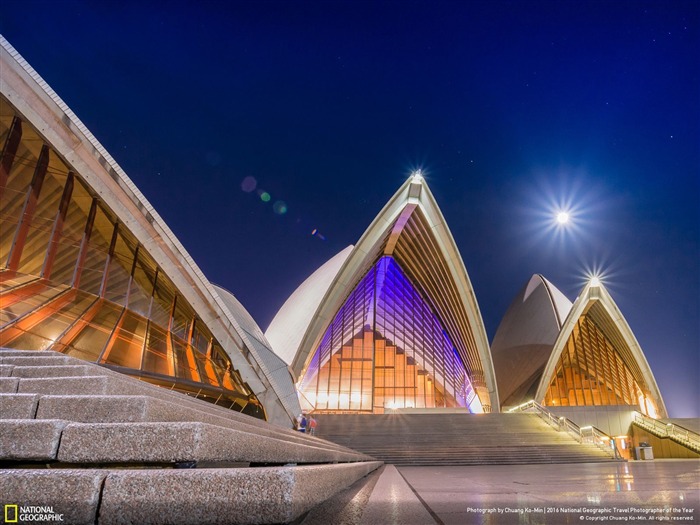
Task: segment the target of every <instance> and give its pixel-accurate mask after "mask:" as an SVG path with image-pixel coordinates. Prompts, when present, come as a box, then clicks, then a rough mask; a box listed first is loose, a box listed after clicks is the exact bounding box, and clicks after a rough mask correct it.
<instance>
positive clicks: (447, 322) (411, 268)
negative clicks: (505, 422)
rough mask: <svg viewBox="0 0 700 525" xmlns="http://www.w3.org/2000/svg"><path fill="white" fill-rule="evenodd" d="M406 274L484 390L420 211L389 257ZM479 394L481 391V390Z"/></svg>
mask: <svg viewBox="0 0 700 525" xmlns="http://www.w3.org/2000/svg"><path fill="white" fill-rule="evenodd" d="M392 255H393V256H394V257H395V258H396V260H397V262H398V263H399V264H400V265H401V267H402V268H403V269H404V271H406V273H407V274H408V275H409V276H410V277H411V278H412V279H413V281H414V282H415V283H416V284H417V285H418V286H419V287H420V288H422V290H423V295H424V297H426V298H427V300H428V301H429V302H430V303H431V304H432V305H433V307H434V308H435V310H436V311H437V313H438V314H439V316H440V318H441V319H442V322H443V324H444V327H445V330H446V331H447V333H448V334H449V336H450V338H451V339H452V341H453V342H454V344H455V346H456V347H457V350H458V352H459V354H460V355H461V356H462V360H463V362H464V364H465V366H466V367H467V371H468V373H469V376H470V378H471V380H472V384H473V385H474V387H475V388H477V387H480V388H482V389H484V388H485V387H486V383H485V381H484V369H483V365H482V363H481V358H480V357H479V352H478V349H477V348H476V343H475V341H474V334H473V333H472V328H471V326H470V324H469V320H468V318H467V312H466V309H465V305H464V303H463V302H462V301H461V300H460V296H459V292H458V291H457V287H456V284H455V282H454V279H453V278H452V276H451V273H450V270H449V268H448V264H449V263H448V262H447V261H446V260H445V257H444V256H443V254H441V253H440V248H439V246H438V245H437V241H436V239H435V234H434V233H433V231H432V230H431V229H430V227H429V225H428V224H427V221H426V219H425V216H424V215H423V212H422V211H421V208H420V207H418V208H416V209H415V210H414V211H413V213H412V214H411V216H410V218H409V219H408V221H407V222H406V225H405V226H404V228H403V230H402V232H401V235H400V237H399V238H398V241H397V242H396V247H395V248H394V252H393V254H392ZM482 393H483V390H482Z"/></svg>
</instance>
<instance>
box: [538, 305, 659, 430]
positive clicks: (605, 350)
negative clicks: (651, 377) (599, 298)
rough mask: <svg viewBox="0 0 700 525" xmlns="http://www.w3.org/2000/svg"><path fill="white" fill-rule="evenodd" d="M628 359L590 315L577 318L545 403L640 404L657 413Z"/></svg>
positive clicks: (572, 404) (564, 404) (643, 384)
mask: <svg viewBox="0 0 700 525" xmlns="http://www.w3.org/2000/svg"><path fill="white" fill-rule="evenodd" d="M634 369H638V367H637V366H635V365H634V364H631V363H628V362H627V361H626V360H625V359H624V358H623V356H622V353H621V352H618V350H617V349H616V348H615V346H614V345H613V343H612V342H611V341H610V339H609V338H608V337H606V335H605V333H604V332H603V330H601V328H600V327H599V326H598V325H597V324H596V322H595V321H594V319H593V318H592V316H590V315H588V314H586V315H583V316H581V317H580V318H579V320H578V322H577V323H576V326H575V327H574V329H573V331H572V333H571V335H570V336H569V339H568V341H567V342H566V346H565V348H564V350H563V351H562V353H561V356H560V357H559V361H558V362H557V365H556V371H555V373H554V377H553V378H552V380H551V382H550V384H549V388H548V389H547V392H546V394H545V398H544V404H545V405H547V406H604V405H630V406H636V405H638V406H640V408H641V410H642V411H643V412H644V413H645V414H648V415H650V416H652V417H656V408H655V407H654V406H653V403H652V402H651V400H650V397H651V396H650V394H649V393H648V389H647V388H646V384H645V382H644V380H643V378H642V377H641V373H637V374H635V373H633V372H632V370H634Z"/></svg>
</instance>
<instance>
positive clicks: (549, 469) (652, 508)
mask: <svg viewBox="0 0 700 525" xmlns="http://www.w3.org/2000/svg"><path fill="white" fill-rule="evenodd" d="M399 471H400V472H401V474H402V475H403V477H404V478H405V479H406V481H407V482H408V483H409V484H410V485H411V487H412V488H413V490H414V491H415V492H416V493H417V494H418V495H419V496H420V498H421V499H422V500H423V502H424V504H425V505H426V506H427V507H428V508H429V510H430V511H431V513H432V514H433V515H434V516H436V517H437V519H436V520H435V521H436V522H437V523H440V522H442V523H444V524H450V525H451V524H470V523H475V524H488V525H490V524H499V525H500V524H568V523H698V521H699V520H700V512H699V509H700V460H654V461H631V462H628V463H583V464H565V465H499V466H483V467H482V466H473V467H400V468H399Z"/></svg>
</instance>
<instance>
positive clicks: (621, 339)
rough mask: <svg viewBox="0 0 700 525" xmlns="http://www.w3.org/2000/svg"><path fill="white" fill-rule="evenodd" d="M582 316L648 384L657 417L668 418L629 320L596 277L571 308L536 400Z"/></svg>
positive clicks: (540, 383) (548, 381)
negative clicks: (586, 318) (595, 327)
mask: <svg viewBox="0 0 700 525" xmlns="http://www.w3.org/2000/svg"><path fill="white" fill-rule="evenodd" d="M583 316H587V317H588V318H590V319H591V320H592V321H593V322H594V323H595V325H596V326H597V327H598V328H599V329H600V330H601V331H602V332H603V334H604V336H605V337H606V338H607V340H608V341H610V343H611V344H612V345H613V347H614V348H615V351H616V352H617V353H618V354H619V355H620V357H621V358H622V360H623V361H624V364H625V365H626V366H627V367H628V368H629V369H630V371H631V373H632V375H633V376H634V378H635V380H636V381H637V382H638V383H640V384H643V385H645V389H646V390H647V393H648V395H649V396H650V397H651V400H652V401H653V403H654V405H655V407H656V409H657V412H658V417H666V414H667V412H666V405H665V403H664V401H663V398H662V397H661V392H660V391H659V387H658V385H657V384H656V379H655V378H654V374H653V373H652V371H651V368H650V367H649V363H648V362H647V359H646V357H645V356H644V353H643V352H642V349H641V347H640V346H639V343H638V342H637V339H636V337H635V336H634V333H632V329H631V328H630V326H629V324H628V323H627V320H626V319H625V318H624V316H623V315H622V312H621V311H620V309H619V308H618V306H617V304H615V301H613V299H612V297H611V296H610V293H608V291H607V289H606V288H605V286H603V284H602V283H600V282H599V281H598V280H597V279H596V280H591V281H590V282H589V283H588V284H587V285H586V286H585V287H584V289H583V291H582V292H581V294H580V295H579V296H578V298H577V299H576V302H575V303H574V304H573V306H572V307H571V311H570V312H569V315H568V316H567V317H566V319H565V320H564V322H563V324H562V328H561V330H560V332H559V335H558V337H557V340H556V341H555V343H554V347H553V349H552V352H551V355H550V357H549V360H548V361H547V363H546V365H545V368H544V371H543V373H542V376H541V379H540V382H539V385H538V388H537V391H536V393H535V396H534V399H535V400H536V401H538V402H542V401H543V399H544V397H545V393H546V391H547V388H548V387H549V384H550V381H551V380H552V377H553V375H554V372H555V369H556V365H557V362H558V361H559V358H560V356H561V354H562V352H563V351H564V348H565V347H566V343H567V341H568V340H569V337H570V336H571V333H572V331H573V330H574V327H575V326H576V324H577V322H578V321H579V319H580V318H582V317H583Z"/></svg>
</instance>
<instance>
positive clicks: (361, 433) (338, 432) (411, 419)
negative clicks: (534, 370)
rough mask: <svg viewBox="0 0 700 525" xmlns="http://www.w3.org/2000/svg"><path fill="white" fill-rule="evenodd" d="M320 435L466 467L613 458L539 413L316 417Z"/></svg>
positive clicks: (404, 457) (416, 461)
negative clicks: (557, 428)
mask: <svg viewBox="0 0 700 525" xmlns="http://www.w3.org/2000/svg"><path fill="white" fill-rule="evenodd" d="M317 419H318V421H319V427H318V434H319V436H321V437H324V438H326V439H329V440H331V441H335V442H337V443H339V444H342V445H345V446H347V447H349V448H353V449H355V450H358V451H362V452H364V453H366V454H368V455H371V456H373V457H376V458H377V459H380V460H382V461H385V462H386V463H391V464H397V465H448V464H455V465H458V464H459V465H467V464H517V463H552V462H556V463H565V462H567V461H576V462H579V461H601V460H605V461H609V460H611V459H612V458H611V456H610V455H609V454H607V453H606V452H605V451H603V450H601V449H599V448H598V447H595V446H586V445H581V444H580V443H578V441H577V440H575V439H574V438H573V437H572V436H570V435H569V434H568V433H566V432H559V431H558V430H555V429H554V428H552V427H551V426H550V425H549V424H547V423H546V422H545V421H543V420H542V419H540V418H539V417H538V416H537V415H535V414H525V413H521V414H478V415H473V414H466V413H453V414H449V413H440V412H435V413H431V412H424V413H413V414H403V413H402V414H384V415H376V416H371V415H326V414H322V415H318V416H317Z"/></svg>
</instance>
